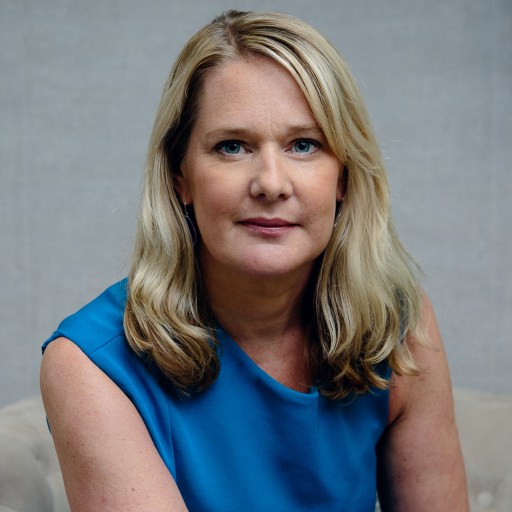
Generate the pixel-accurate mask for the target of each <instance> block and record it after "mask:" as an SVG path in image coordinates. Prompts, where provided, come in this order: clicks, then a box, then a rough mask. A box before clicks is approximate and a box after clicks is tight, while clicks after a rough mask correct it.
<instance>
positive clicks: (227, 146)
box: [215, 140, 242, 155]
mask: <svg viewBox="0 0 512 512" xmlns="http://www.w3.org/2000/svg"><path fill="white" fill-rule="evenodd" d="M215 149H216V150H217V151H219V152H220V153H224V154H225V155H238V154H239V153H240V152H241V151H242V143H241V142H238V141H236V140H225V141H222V142H219V144H217V145H216V146H215Z"/></svg>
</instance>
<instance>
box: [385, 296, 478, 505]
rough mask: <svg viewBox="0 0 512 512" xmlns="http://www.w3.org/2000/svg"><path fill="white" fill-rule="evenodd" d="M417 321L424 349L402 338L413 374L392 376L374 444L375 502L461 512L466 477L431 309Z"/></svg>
mask: <svg viewBox="0 0 512 512" xmlns="http://www.w3.org/2000/svg"><path fill="white" fill-rule="evenodd" d="M422 320H423V322H424V325H425V328H426V332H427V334H428V339H429V343H430V347H425V346H423V345H421V344H419V343H417V342H416V341H415V340H414V339H413V338H409V339H407V340H406V343H409V344H410V346H411V349H412V351H413V354H414V357H415V361H416V363H417V365H418V366H419V368H420V374H419V375H418V376H398V375H393V378H392V386H391V389H390V410H389V422H388V427H387V430H386V432H385V433H384V436H383V438H382V440H381V442H380V445H379V499H380V502H381V508H382V510H383V511H384V512H388V511H389V512H391V511H392V512H410V511H412V510H414V512H423V511H425V512H427V511H428V512H467V511H468V510H469V504H468V497H467V484H466V474H465V470H464V462H463V459H462V452H461V448H460V443H459V438H458V433H457V426H456V424H455V413H454V407H453V396H452V388H451V382H450V373H449V369H448V363H447V360H446V354H445V351H444V348H443V343H442V341H441V336H440V333H439V329H438V326H437V322H436V319H435V315H434V311H433V309H432V306H431V304H430V302H429V300H428V298H427V297H426V296H425V298H424V305H423V312H422Z"/></svg>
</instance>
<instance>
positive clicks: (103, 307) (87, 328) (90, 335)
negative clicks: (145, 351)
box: [42, 279, 127, 354]
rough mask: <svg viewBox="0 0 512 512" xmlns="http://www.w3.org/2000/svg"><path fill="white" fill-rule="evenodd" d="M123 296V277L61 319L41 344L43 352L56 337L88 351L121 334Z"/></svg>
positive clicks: (124, 299)
mask: <svg viewBox="0 0 512 512" xmlns="http://www.w3.org/2000/svg"><path fill="white" fill-rule="evenodd" d="M126 295H127V280H126V279H123V280H122V281H119V282H118V283H116V284H114V285H112V286H110V287H109V288H107V289H106V290H105V291H104V292H103V293H101V294H100V295H99V296H98V297H96V298H95V299H94V300H92V301H91V302H89V303H88V304H86V305H85V306H84V307H82V308H81V309H80V310H78V311H77V312H76V313H74V314H72V315H71V316H69V317H67V318H66V319H64V320H63V321H62V322H61V323H60V325H59V327H58V328H57V330H56V331H55V332H54V333H53V334H52V336H50V338H48V339H47V340H46V341H45V343H44V344H43V347H42V350H43V352H45V350H46V349H47V347H48V346H49V345H50V344H51V343H52V342H53V341H54V340H56V339H57V338H67V339H68V340H71V341H73V342H74V343H75V344H76V345H77V346H79V347H80V348H81V349H82V351H83V352H85V353H88V354H90V353H94V352H95V351H96V350H98V349H100V348H101V347H103V346H104V345H105V344H107V343H109V342H111V341H112V340H114V339H116V338H118V337H122V336H124V329H123V316H124V308H125V304H126Z"/></svg>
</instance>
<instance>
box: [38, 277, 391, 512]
mask: <svg viewBox="0 0 512 512" xmlns="http://www.w3.org/2000/svg"><path fill="white" fill-rule="evenodd" d="M126 287H127V281H126V280H123V281H121V282H119V283H117V284H115V285H113V286H111V287H110V288H108V289H107V290H106V291H105V292H104V293H103V294H101V295H100V296H99V297H98V298H96V299H95V300H94V301H92V302H91V303H89V304H88V305H86V306H85V307H84V308H82V309H81V310H80V311H78V312H77V313H75V314H74V315H72V316H70V317H68V318H67V319H65V320H64V321H63V322H62V323H61V324H60V326H59V328H58V330H57V331H56V332H55V333H54V334H53V335H52V336H51V337H50V338H49V339H48V340H47V341H46V342H45V344H44V345H43V351H44V349H45V347H46V346H47V345H48V343H50V342H51V341H52V340H54V339H55V338H57V337H59V336H64V337H66V338H68V339H70V340H71V341H73V342H74V343H75V344H76V345H78V347H80V349H81V350H82V351H83V352H84V353H85V354H87V356H88V357H89V358H90V359H91V360H92V361H93V362H94V363H95V364H96V365H97V366H98V367H99V368H100V369H101V370H102V371H103V372H105V373H106V374H107V375H108V376H109V377H110V378H111V379H112V380H113V381H114V382H115V383H116V384H117V385H118V386H119V387H120V388H121V389H122V391H123V392H124V393H125V394H126V395H127V396H128V397H129V398H130V400H131V401H132V402H133V403H134V405H135V406H136V408H137V409H138V411H139V413H140V415H141V417H142V419H143V420H144V423H145V424H146V427H147V429H148V431H149V433H150V435H151V437H152V439H153V442H154V444H155V446H156V448H157V450H158V452H159V454H160V456H161V457H162V459H163V461H164V463H165V465H166V466H167V468H168V469H169V471H170V472H171V474H172V476H173V477H174V479H175V481H176V483H177V485H178V488H179V489H180V491H181V494H182V496H183V499H184V500H185V503H186V505H187V507H188V509H189V511H190V512H210V511H211V512H240V511H242V510H243V511H244V512H275V511H280V512H281V511H282V512H317V511H318V512H336V511H340V512H341V511H347V512H373V511H374V510H375V500H376V451H375V448H376V444H377V442H378V440H379V437H380V436H381V434H382V432H383V430H384V428H385V426H386V421H387V415H388V392H387V391H381V390H372V392H370V393H367V394H365V395H362V396H359V397H353V398H351V399H350V400H345V401H332V400H328V399H326V398H325V397H323V396H322V395H321V394H319V392H318V390H317V389H315V388H312V389H311V390H310V392H309V393H300V392H297V391H294V390H291V389H289V388H287V387H285V386H283V385H282V384H280V383H279V382H277V381H276V380H274V379H273V378H272V377H270V376H269V375H268V374H267V373H265V372H264V371H263V370H261V369H260V368H259V367H258V366H257V365H256V364H255V363H254V362H253V361H252V360H251V359H250V358H249V357H248V356H247V355H246V354H245V352H243V351H242V349H241V348H240V347H239V346H238V345H237V344H236V343H235V342H234V341H233V340H232V339H231V338H230V337H229V336H228V335H227V334H226V333H225V332H224V331H222V330H219V332H218V333H217V335H218V340H217V341H218V349H217V350H218V353H219V358H220V373H219V376H218V378H217V380H216V381H215V382H214V383H213V384H212V385H210V386H209V387H208V388H207V389H206V390H204V391H202V392H200V393H197V394H194V395H192V396H191V397H189V398H183V397H180V395H179V394H178V393H177V392H176V390H175V388H174V387H173V385H172V384H171V383H170V382H169V380H168V379H166V378H165V377H164V375H163V374H162V373H161V372H160V371H159V370H158V369H157V368H156V367H155V366H154V365H150V364H148V363H147V362H145V361H144V360H143V359H141V358H139V357H138V356H137V355H136V354H135V353H134V352H133V351H132V350H131V348H130V347H129V345H128V342H127V340H126V338H125V335H124V330H123V313H124V305H125V301H126Z"/></svg>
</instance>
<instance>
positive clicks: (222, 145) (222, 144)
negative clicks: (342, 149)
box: [215, 139, 322, 156]
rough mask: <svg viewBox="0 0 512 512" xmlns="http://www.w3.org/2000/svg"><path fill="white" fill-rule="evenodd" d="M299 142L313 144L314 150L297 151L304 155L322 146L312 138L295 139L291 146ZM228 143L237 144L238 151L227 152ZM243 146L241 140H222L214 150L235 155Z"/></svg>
mask: <svg viewBox="0 0 512 512" xmlns="http://www.w3.org/2000/svg"><path fill="white" fill-rule="evenodd" d="M299 143H306V144H310V145H312V146H314V151H308V152H307V153H301V152H298V151H297V153H298V154H305V155H309V154H311V153H314V152H315V151H317V150H318V149H320V148H321V147H322V145H321V144H320V143H319V142H318V141H316V140H313V139H296V140H294V141H293V142H292V144H291V147H292V148H293V147H294V146H296V145H297V144H299ZM228 145H236V146H238V148H237V149H238V151H237V152H236V153H230V152H227V151H226V150H225V149H226V146H228ZM243 147H244V143H243V142H241V141H238V140H223V141H222V142H219V143H218V144H217V145H216V146H215V150H216V151H217V152H219V153H221V154H223V155H228V156H235V155H238V154H240V150H242V149H243Z"/></svg>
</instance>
